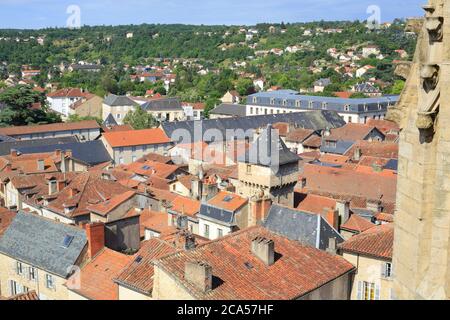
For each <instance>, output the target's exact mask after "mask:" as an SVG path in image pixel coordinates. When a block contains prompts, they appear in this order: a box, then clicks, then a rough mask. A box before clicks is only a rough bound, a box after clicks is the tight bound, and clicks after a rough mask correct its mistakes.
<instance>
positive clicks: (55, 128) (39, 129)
mask: <svg viewBox="0 0 450 320" xmlns="http://www.w3.org/2000/svg"><path fill="white" fill-rule="evenodd" d="M88 129H99V130H100V126H99V125H98V123H97V121H95V120H85V121H79V122H62V123H52V124H41V125H30V126H12V127H6V128H0V134H3V135H7V136H17V135H18V136H21V135H25V134H37V133H47V132H63V131H73V130H88Z"/></svg>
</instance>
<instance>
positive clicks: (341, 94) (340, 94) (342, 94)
mask: <svg viewBox="0 0 450 320" xmlns="http://www.w3.org/2000/svg"><path fill="white" fill-rule="evenodd" d="M334 94H335V95H336V97H338V98H342V99H348V98H350V97H351V95H352V94H353V92H348V91H338V92H335V93H334Z"/></svg>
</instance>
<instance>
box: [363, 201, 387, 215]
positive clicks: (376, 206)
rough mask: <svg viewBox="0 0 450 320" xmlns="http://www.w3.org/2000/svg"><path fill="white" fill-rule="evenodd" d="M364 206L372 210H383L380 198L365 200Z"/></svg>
mask: <svg viewBox="0 0 450 320" xmlns="http://www.w3.org/2000/svg"><path fill="white" fill-rule="evenodd" d="M366 208H367V209H368V210H370V211H373V212H376V213H378V212H383V206H382V204H381V201H380V200H367V202H366Z"/></svg>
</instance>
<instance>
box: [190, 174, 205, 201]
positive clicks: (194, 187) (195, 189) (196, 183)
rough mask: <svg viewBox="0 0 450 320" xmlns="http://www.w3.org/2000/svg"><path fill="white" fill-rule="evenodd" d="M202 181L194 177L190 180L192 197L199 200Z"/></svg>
mask: <svg viewBox="0 0 450 320" xmlns="http://www.w3.org/2000/svg"><path fill="white" fill-rule="evenodd" d="M202 184H203V182H202V180H200V178H197V177H194V178H192V180H191V193H192V198H194V199H195V200H200V199H201V198H202V189H203V186H202Z"/></svg>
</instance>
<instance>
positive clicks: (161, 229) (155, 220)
mask: <svg viewBox="0 0 450 320" xmlns="http://www.w3.org/2000/svg"><path fill="white" fill-rule="evenodd" d="M131 211H133V212H134V211H135V209H132V210H131ZM140 214H141V215H140V217H139V223H140V227H141V230H140V233H141V237H144V236H145V229H149V230H152V231H154V232H157V233H159V234H160V236H161V235H163V234H164V233H171V232H174V231H176V228H175V227H172V226H169V216H168V215H167V213H164V212H156V211H151V210H148V209H147V210H143V211H142V212H141V213H140Z"/></svg>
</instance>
